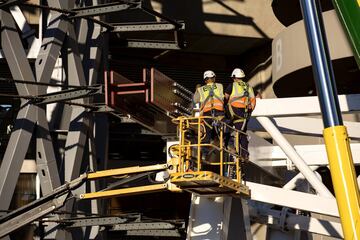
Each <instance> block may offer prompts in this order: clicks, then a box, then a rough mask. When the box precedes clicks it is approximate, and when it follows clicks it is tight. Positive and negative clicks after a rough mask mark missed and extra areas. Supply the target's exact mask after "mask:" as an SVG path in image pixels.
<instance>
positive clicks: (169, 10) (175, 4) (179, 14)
mask: <svg viewBox="0 0 360 240" xmlns="http://www.w3.org/2000/svg"><path fill="white" fill-rule="evenodd" d="M244 1H245V0H239V1H238V2H244ZM153 2H157V3H159V4H161V6H162V13H163V14H164V15H165V16H168V17H171V18H173V19H176V20H184V21H185V23H186V31H187V32H189V33H211V30H210V29H209V28H208V27H207V26H206V25H205V22H217V23H231V24H239V25H250V26H252V27H253V28H254V29H255V30H256V31H257V32H258V33H259V34H260V35H261V36H262V37H263V38H269V37H268V36H267V35H266V34H265V33H264V32H263V31H262V30H261V29H260V28H259V27H258V26H257V25H256V24H255V23H254V20H253V18H252V17H248V16H245V15H243V14H241V13H239V12H238V11H236V10H235V9H234V8H232V7H230V6H229V5H227V4H226V3H224V1H221V0H211V1H202V0H171V1H169V0H153ZM214 3H216V4H217V5H218V6H216V8H224V9H226V10H227V11H228V12H230V13H231V15H230V14H229V15H225V14H218V13H205V12H204V6H205V5H206V4H214ZM214 8H215V6H214Z"/></svg>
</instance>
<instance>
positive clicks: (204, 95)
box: [193, 70, 224, 155]
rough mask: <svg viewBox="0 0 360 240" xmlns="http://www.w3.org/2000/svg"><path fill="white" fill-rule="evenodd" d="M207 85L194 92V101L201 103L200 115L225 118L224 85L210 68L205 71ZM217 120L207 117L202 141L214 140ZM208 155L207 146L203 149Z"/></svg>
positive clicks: (219, 118) (218, 118)
mask: <svg viewBox="0 0 360 240" xmlns="http://www.w3.org/2000/svg"><path fill="white" fill-rule="evenodd" d="M204 81H205V85H203V86H200V87H198V88H197V89H196V92H195V94H194V99H193V100H194V103H195V104H197V103H199V104H200V116H208V117H213V118H215V119H216V120H222V119H223V118H224V93H223V85H222V84H221V83H216V82H215V81H216V75H215V73H214V72H213V71H211V70H208V71H205V72H204ZM216 120H214V119H210V118H205V119H204V126H205V136H204V137H203V140H202V143H210V142H211V140H214V130H216V129H215V127H216V126H215V125H216V122H217V121H216ZM203 150H204V152H203V153H205V154H204V155H206V152H208V149H207V148H204V149H203Z"/></svg>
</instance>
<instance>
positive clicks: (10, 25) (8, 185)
mask: <svg viewBox="0 0 360 240" xmlns="http://www.w3.org/2000/svg"><path fill="white" fill-rule="evenodd" d="M0 20H1V27H2V32H1V45H2V48H3V51H4V56H5V57H6V60H7V62H8V65H9V67H10V71H11V73H12V75H13V77H14V78H15V79H20V80H29V79H30V80H31V81H34V82H35V79H34V76H33V73H32V71H31V67H30V64H29V62H28V60H27V59H26V54H25V51H24V49H23V46H22V43H21V40H20V37H19V35H18V33H17V29H16V26H15V22H14V20H13V18H12V16H11V14H10V12H8V11H4V10H0ZM16 87H17V90H18V92H19V94H21V95H30V94H31V93H33V90H34V88H33V87H34V86H27V85H24V84H16ZM34 126H35V112H34V109H33V107H32V106H30V105H28V104H26V103H25V102H24V101H23V102H22V108H21V109H20V111H19V113H18V116H17V118H16V121H15V128H14V129H15V130H14V132H13V133H12V134H11V137H10V140H9V143H8V147H7V148H6V151H5V155H4V158H3V161H2V163H1V167H0V179H1V181H0V208H1V209H3V210H7V209H8V207H9V206H10V201H11V198H12V196H13V193H14V190H15V186H16V182H17V179H18V176H19V174H20V169H21V165H22V162H23V160H24V158H25V155H26V152H27V149H28V146H29V143H30V139H31V136H32V132H33V129H34Z"/></svg>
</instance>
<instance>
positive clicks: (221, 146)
mask: <svg viewBox="0 0 360 240" xmlns="http://www.w3.org/2000/svg"><path fill="white" fill-rule="evenodd" d="M223 129H224V127H221V131H220V176H223V175H224V166H223V164H224V151H223V150H224V149H223V147H224V142H223V138H224V133H223Z"/></svg>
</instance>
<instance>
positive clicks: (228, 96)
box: [224, 83, 232, 105]
mask: <svg viewBox="0 0 360 240" xmlns="http://www.w3.org/2000/svg"><path fill="white" fill-rule="evenodd" d="M231 92H232V83H230V84H229V85H228V86H227V88H226V89H225V94H224V105H226V104H227V103H228V101H229V98H230V95H231Z"/></svg>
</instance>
